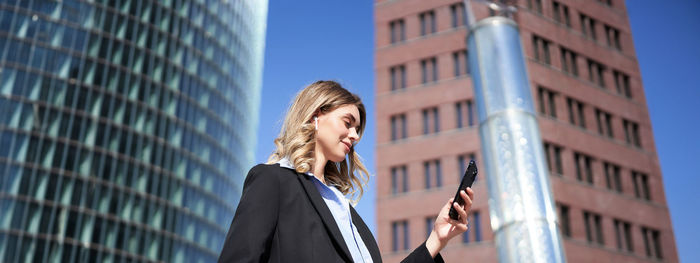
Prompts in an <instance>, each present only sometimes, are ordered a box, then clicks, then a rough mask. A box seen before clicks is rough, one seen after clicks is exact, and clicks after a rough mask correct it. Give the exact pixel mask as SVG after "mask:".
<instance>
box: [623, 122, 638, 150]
mask: <svg viewBox="0 0 700 263" xmlns="http://www.w3.org/2000/svg"><path fill="white" fill-rule="evenodd" d="M622 128H623V129H624V130H625V142H627V144H629V145H634V146H636V147H642V142H641V141H640V138H639V124H637V123H635V122H633V121H629V120H625V119H622Z"/></svg>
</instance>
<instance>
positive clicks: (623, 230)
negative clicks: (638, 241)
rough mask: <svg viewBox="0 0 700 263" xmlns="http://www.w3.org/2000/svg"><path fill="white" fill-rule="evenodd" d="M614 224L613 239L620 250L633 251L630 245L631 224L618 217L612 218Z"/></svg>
mask: <svg viewBox="0 0 700 263" xmlns="http://www.w3.org/2000/svg"><path fill="white" fill-rule="evenodd" d="M613 225H615V241H616V244H617V249H618V250H620V251H627V252H634V246H633V245H632V225H631V224H630V223H629V222H625V221H623V220H620V219H613Z"/></svg>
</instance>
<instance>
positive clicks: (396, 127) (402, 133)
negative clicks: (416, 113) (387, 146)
mask: <svg viewBox="0 0 700 263" xmlns="http://www.w3.org/2000/svg"><path fill="white" fill-rule="evenodd" d="M406 137H408V135H407V132H406V114H403V113H402V114H397V115H393V116H391V140H392V141H396V140H399V139H406Z"/></svg>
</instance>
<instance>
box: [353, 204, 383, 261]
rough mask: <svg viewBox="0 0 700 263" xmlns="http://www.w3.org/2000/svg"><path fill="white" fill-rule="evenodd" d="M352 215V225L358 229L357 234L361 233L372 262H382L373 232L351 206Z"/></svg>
mask: <svg viewBox="0 0 700 263" xmlns="http://www.w3.org/2000/svg"><path fill="white" fill-rule="evenodd" d="M350 214H351V216H352V223H353V224H355V227H357V232H359V233H360V237H362V242H364V243H365V247H367V250H368V251H369V254H370V255H371V256H372V261H373V262H375V263H380V262H382V256H381V254H380V253H379V246H377V241H376V240H375V239H374V236H373V235H372V231H370V230H369V227H367V225H365V221H364V220H362V218H361V217H360V215H359V214H358V213H357V211H355V208H353V207H352V206H350Z"/></svg>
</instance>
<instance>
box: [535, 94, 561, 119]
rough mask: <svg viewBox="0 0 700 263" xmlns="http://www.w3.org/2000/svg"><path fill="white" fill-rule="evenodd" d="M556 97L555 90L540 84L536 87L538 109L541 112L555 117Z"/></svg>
mask: <svg viewBox="0 0 700 263" xmlns="http://www.w3.org/2000/svg"><path fill="white" fill-rule="evenodd" d="M556 97H557V93H556V92H554V91H551V90H549V89H546V88H544V87H542V86H538V87H537V98H538V100H539V110H540V113H541V114H543V115H546V116H549V117H552V118H556V117H557V106H556V102H555V101H556Z"/></svg>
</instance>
